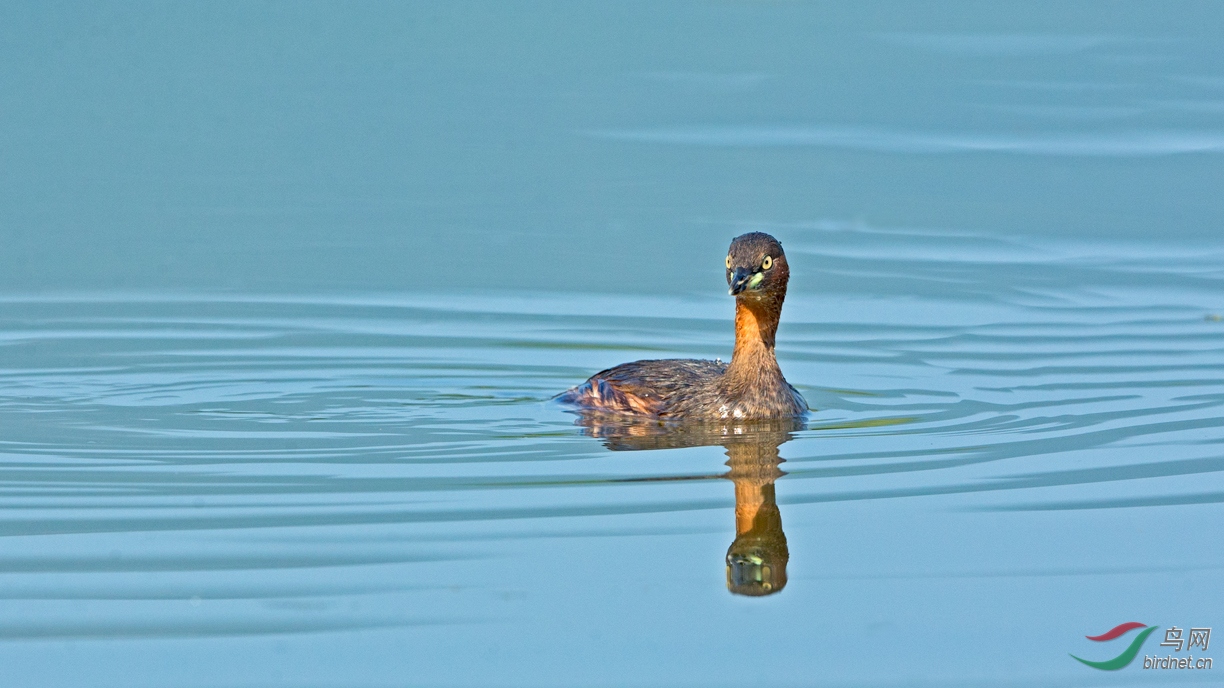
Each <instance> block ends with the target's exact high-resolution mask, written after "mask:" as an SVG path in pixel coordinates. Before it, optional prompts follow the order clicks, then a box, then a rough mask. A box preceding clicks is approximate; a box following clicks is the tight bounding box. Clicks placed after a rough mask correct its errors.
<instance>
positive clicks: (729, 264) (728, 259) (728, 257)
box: [727, 253, 731, 270]
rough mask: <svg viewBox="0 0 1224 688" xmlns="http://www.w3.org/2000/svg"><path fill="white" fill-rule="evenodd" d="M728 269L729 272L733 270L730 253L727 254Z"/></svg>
mask: <svg viewBox="0 0 1224 688" xmlns="http://www.w3.org/2000/svg"><path fill="white" fill-rule="evenodd" d="M727 269H728V270H730V269H731V254H730V253H728V254H727Z"/></svg>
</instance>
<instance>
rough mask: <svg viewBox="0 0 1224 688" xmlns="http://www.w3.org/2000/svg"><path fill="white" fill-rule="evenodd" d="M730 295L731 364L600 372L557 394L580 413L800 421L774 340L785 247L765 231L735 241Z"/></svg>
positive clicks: (690, 362)
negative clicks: (732, 306)
mask: <svg viewBox="0 0 1224 688" xmlns="http://www.w3.org/2000/svg"><path fill="white" fill-rule="evenodd" d="M726 271H727V286H728V290H727V291H728V293H729V294H730V295H731V296H734V297H735V350H734V353H733V354H732V356H731V361H730V363H723V362H722V361H720V360H715V361H710V360H700V359H690V358H669V359H655V360H645V361H633V362H631V363H622V364H621V365H618V366H615V367H612V368H608V369H607V370H601V371H600V372H598V373H595V374H594V375H592V376H591V377H590V378H589V379H588V380H587V381H586V382H583V383H582V384H580V385H578V386H576V387H573V388H571V389H569V390H566V391H565V392H562V393H561V394H559V395H558V396H557V399H558V401H560V402H561V403H562V404H566V405H569V406H571V407H573V408H574V409H576V410H577V411H579V412H581V413H600V414H605V413H606V414H616V415H627V416H636V417H649V418H657V419H660V420H701V421H715V422H717V421H723V420H731V421H735V420H762V419H776V418H795V417H802V416H804V415H806V414H807V413H808V411H809V409H808V405H807V402H806V401H805V400H804V399H803V395H802V394H800V393H799V391H798V390H796V389H795V388H794V387H793V386H791V384H790V383H789V382H787V381H786V378H785V377H783V375H782V369H781V368H779V367H778V359H777V356H776V355H775V352H774V338H775V335H776V334H777V331H778V320H779V318H780V317H781V314H782V302H783V301H784V300H785V299H786V284H787V282H788V281H789V280H790V266H789V265H788V263H787V260H786V254H785V253H784V252H783V251H782V244H781V243H779V242H778V240H777V239H775V238H774V237H772V236H770V235H769V234H766V233H764V232H749V233H747V234H742V235H740V236H737V237H735V238H734V239H733V240H732V241H731V247H730V248H729V249H728V250H727V259H726Z"/></svg>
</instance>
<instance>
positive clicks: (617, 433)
mask: <svg viewBox="0 0 1224 688" xmlns="http://www.w3.org/2000/svg"><path fill="white" fill-rule="evenodd" d="M578 425H581V426H582V427H583V428H584V432H585V433H586V434H588V435H590V436H592V437H597V438H599V439H601V440H603V443H604V446H606V447H607V448H608V449H611V450H612V451H640V450H649V449H677V448H681V447H699V446H706V445H722V446H723V447H724V448H725V449H726V450H727V457H728V460H727V464H726V465H727V467H728V468H730V470H729V471H727V472H726V473H723V474H719V475H700V476H680V477H667V478H635V479H630V481H632V482H648V481H649V482H654V481H668V480H704V479H713V478H725V479H727V480H730V481H731V482H732V483H734V484H735V541H734V542H732V543H731V547H730V548H728V549H727V589H728V590H730V591H731V592H732V593H734V594H736V595H751V596H754V597H759V596H762V595H772V594H774V593H777V592H781V591H782V588H784V587H786V564H787V561H789V559H790V551H789V550H788V549H787V547H786V534H785V533H783V532H782V513H781V512H780V511H779V510H778V504H777V500H776V498H775V495H774V482H775V481H776V480H777V479H778V478H780V477H782V476H783V475H785V473H783V472H782V470H781V468H780V467H779V466H780V464H781V463H782V461H783V459H782V458H781V457H780V456H779V455H778V447H779V446H781V445H782V443H784V442H786V441H787V440H790V439H791V438H792V437H793V433H794V432H796V431H798V430H802V429H803V428H804V423H803V421H802V420H801V419H784V420H763V421H745V422H742V423H736V424H725V423H683V424H670V423H660V422H659V421H657V420H644V419H643V420H639V419H626V418H617V417H608V416H600V415H583V416H582V417H580V419H579V420H578Z"/></svg>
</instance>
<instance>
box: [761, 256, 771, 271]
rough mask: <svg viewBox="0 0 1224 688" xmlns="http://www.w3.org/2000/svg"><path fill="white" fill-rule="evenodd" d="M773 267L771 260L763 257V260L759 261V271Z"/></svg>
mask: <svg viewBox="0 0 1224 688" xmlns="http://www.w3.org/2000/svg"><path fill="white" fill-rule="evenodd" d="M772 267H773V258H771V257H769V256H765V260H763V261H761V269H762V270H768V269H769V268H772Z"/></svg>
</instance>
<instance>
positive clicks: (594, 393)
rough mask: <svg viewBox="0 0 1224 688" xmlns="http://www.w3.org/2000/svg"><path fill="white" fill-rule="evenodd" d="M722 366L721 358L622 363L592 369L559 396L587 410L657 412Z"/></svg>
mask: <svg viewBox="0 0 1224 688" xmlns="http://www.w3.org/2000/svg"><path fill="white" fill-rule="evenodd" d="M726 369H727V365H726V364H725V363H722V362H721V361H702V360H697V359H691V358H670V359H661V360H651V361H634V362H632V363H622V364H621V365H618V366H616V367H614V368H608V369H607V370H603V371H600V372H598V373H595V374H594V375H592V376H591V379H589V380H587V381H586V382H584V383H582V384H581V385H578V386H577V387H574V388H573V389H571V390H569V391H567V392H565V393H564V394H562V395H561V396H560V397H559V399H560V401H562V402H565V403H569V404H574V405H576V406H580V407H582V408H585V409H590V410H597V411H609V412H613V413H632V414H639V415H657V414H659V413H660V412H662V411H664V410H666V408H667V407H668V406H669V405H670V404H671V402H672V400H673V399H675V398H676V397H677V396H678V395H680V394H683V393H684V392H685V391H689V390H692V389H694V388H695V387H700V386H703V385H708V384H709V383H710V382H712V381H713V380H714V379H716V378H718V377H719V376H720V375H722V374H723V372H724V371H725V370H726Z"/></svg>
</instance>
